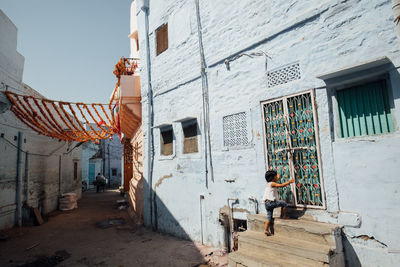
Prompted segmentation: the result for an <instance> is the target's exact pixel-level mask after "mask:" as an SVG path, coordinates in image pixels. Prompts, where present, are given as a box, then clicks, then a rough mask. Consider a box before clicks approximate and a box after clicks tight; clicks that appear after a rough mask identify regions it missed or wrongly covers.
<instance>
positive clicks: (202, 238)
mask: <svg viewBox="0 0 400 267" xmlns="http://www.w3.org/2000/svg"><path fill="white" fill-rule="evenodd" d="M203 200H204V195H200V232H201V244H202V245H204V237H203V236H204V234H203Z"/></svg>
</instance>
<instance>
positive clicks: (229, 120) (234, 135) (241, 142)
mask: <svg viewBox="0 0 400 267" xmlns="http://www.w3.org/2000/svg"><path fill="white" fill-rule="evenodd" d="M222 121H223V133H224V146H226V147H237V146H245V145H247V144H248V143H249V140H248V136H247V118H246V112H240V113H236V114H232V115H228V116H225V117H223V118H222Z"/></svg>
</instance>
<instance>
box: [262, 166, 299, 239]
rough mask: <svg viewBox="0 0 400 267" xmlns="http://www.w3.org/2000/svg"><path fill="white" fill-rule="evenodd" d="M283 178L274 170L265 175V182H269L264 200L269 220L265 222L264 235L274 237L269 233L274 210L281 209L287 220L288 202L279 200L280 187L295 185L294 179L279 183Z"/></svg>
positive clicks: (282, 216) (283, 216)
mask: <svg viewBox="0 0 400 267" xmlns="http://www.w3.org/2000/svg"><path fill="white" fill-rule="evenodd" d="M280 178H281V176H280V174H278V173H277V172H276V171H274V170H269V171H267V172H266V173H265V180H266V181H267V185H266V186H265V191H264V196H263V200H264V203H265V209H266V210H267V220H266V221H265V230H264V234H266V235H267V236H270V235H273V233H272V232H271V231H268V228H269V226H270V222H271V221H272V220H273V218H272V215H273V213H274V209H275V208H278V207H281V208H282V211H281V218H283V219H287V217H286V206H287V204H286V202H285V201H283V200H278V187H285V186H288V185H289V184H291V183H294V179H290V180H289V181H287V182H285V183H281V184H280V183H278V181H279V179H280Z"/></svg>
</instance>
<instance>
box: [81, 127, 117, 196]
mask: <svg viewBox="0 0 400 267" xmlns="http://www.w3.org/2000/svg"><path fill="white" fill-rule="evenodd" d="M86 128H87V129H88V130H89V127H88V126H86ZM92 128H94V129H97V127H96V125H94V124H93V125H92ZM122 152H123V145H122V144H121V141H120V140H119V137H118V135H116V134H115V135H113V138H112V140H110V139H104V140H100V141H99V143H98V144H96V143H94V142H87V143H84V144H83V145H82V181H85V182H86V185H87V188H88V189H89V188H93V180H94V179H95V178H96V176H97V174H98V173H101V174H102V175H104V177H106V179H107V180H108V181H109V186H112V187H118V186H120V185H121V179H122Z"/></svg>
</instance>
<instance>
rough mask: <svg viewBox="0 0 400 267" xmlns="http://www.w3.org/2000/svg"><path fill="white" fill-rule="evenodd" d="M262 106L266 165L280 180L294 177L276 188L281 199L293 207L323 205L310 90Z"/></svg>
mask: <svg viewBox="0 0 400 267" xmlns="http://www.w3.org/2000/svg"><path fill="white" fill-rule="evenodd" d="M262 107H263V115H264V124H265V127H264V130H265V135H264V137H265V145H266V160H267V167H268V169H275V170H277V171H278V173H280V174H281V177H282V178H281V182H286V181H288V180H289V179H290V177H294V179H295V183H294V184H292V185H291V186H290V187H289V186H287V187H284V188H280V189H279V190H278V192H279V195H280V198H281V199H283V200H285V201H287V202H288V203H291V204H293V205H295V206H300V207H302V206H303V207H304V206H311V207H319V208H321V207H325V202H324V196H323V194H324V191H323V184H322V179H321V174H320V164H319V162H320V161H319V152H318V140H317V138H318V133H316V131H315V130H316V120H315V115H314V114H315V106H314V102H313V92H308V93H304V94H299V95H295V96H291V97H283V98H281V99H279V100H275V101H272V102H266V103H263V104H262Z"/></svg>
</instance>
